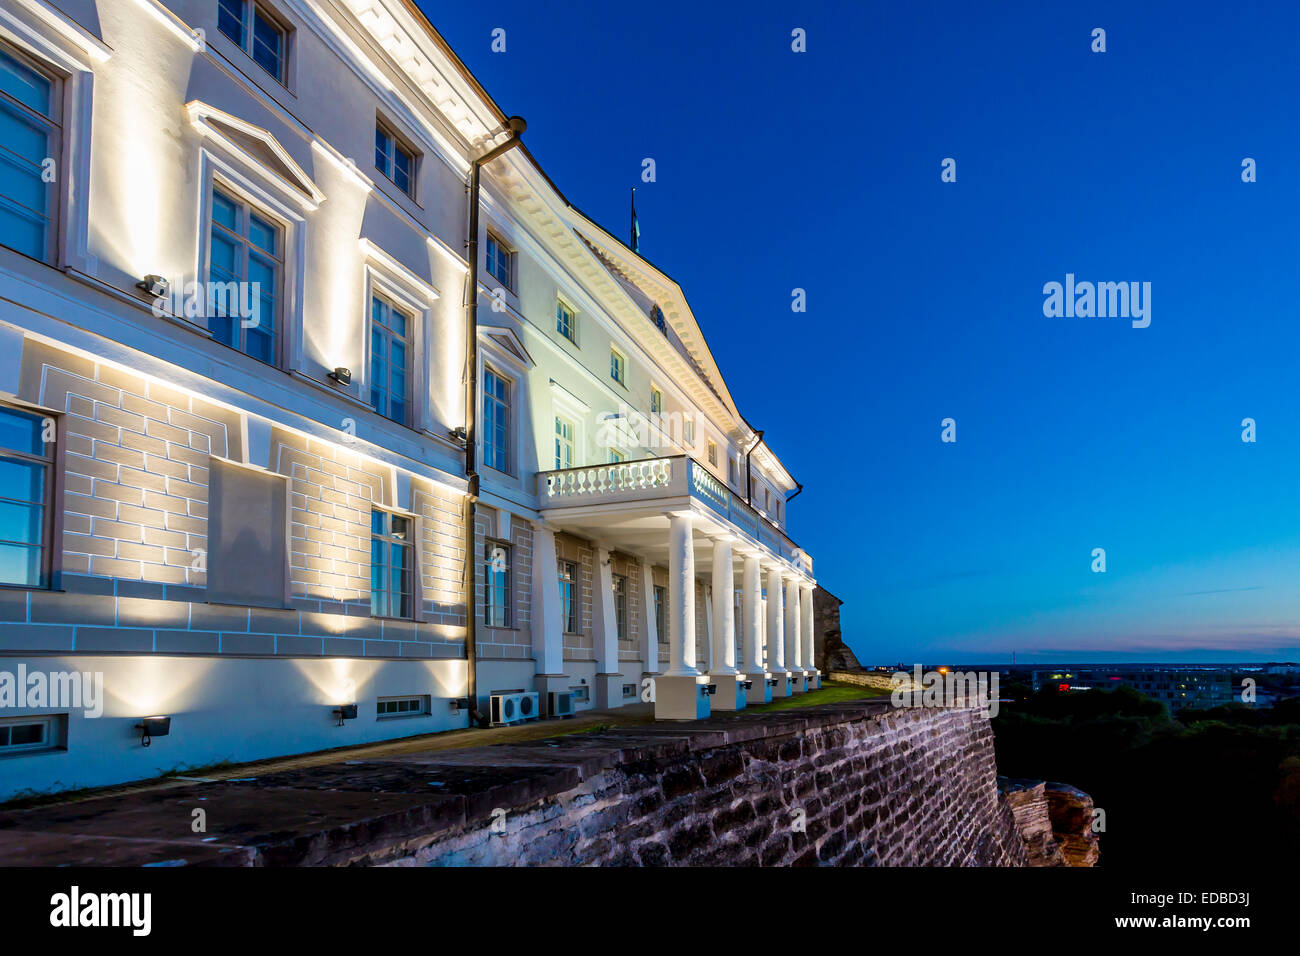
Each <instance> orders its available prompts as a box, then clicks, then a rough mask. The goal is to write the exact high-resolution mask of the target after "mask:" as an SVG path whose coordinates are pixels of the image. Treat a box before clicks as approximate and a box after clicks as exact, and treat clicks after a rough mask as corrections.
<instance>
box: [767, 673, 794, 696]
mask: <svg viewBox="0 0 1300 956" xmlns="http://www.w3.org/2000/svg"><path fill="white" fill-rule="evenodd" d="M772 676H773V677H775V678H776V686H775V687H773V688H772V696H773V697H774V698H776V699H777V700H780V699H781V698H782V697H793V696H794V674H792V673H790V672H789V671H777V672H776V673H774V674H773V675H772Z"/></svg>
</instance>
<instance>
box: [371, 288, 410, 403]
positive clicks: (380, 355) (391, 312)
mask: <svg viewBox="0 0 1300 956" xmlns="http://www.w3.org/2000/svg"><path fill="white" fill-rule="evenodd" d="M412 321H413V320H412V318H411V316H409V315H407V314H406V313H405V312H403V311H402V310H401V309H399V308H398V307H397V306H395V305H393V304H392V303H391V302H389V301H388V300H387V299H385V298H383V297H381V296H377V295H376V296H372V297H371V299H370V407H371V408H373V409H374V410H375V411H377V412H378V413H379V414H380V415H383V416H384V417H385V418H391V419H392V420H393V421H395V422H397V423H399V424H402V425H405V424H406V423H407V422H406V410H407V405H408V403H409V400H410V394H409V392H408V389H407V379H408V375H409V371H410V354H411V342H410V335H411V324H412Z"/></svg>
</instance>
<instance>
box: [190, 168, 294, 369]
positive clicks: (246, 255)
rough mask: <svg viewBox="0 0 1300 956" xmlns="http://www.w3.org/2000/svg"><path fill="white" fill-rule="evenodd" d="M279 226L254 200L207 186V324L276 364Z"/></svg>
mask: <svg viewBox="0 0 1300 956" xmlns="http://www.w3.org/2000/svg"><path fill="white" fill-rule="evenodd" d="M283 246H284V230H283V229H282V228H281V227H280V226H279V225H278V224H277V223H276V222H275V221H273V220H272V219H271V218H270V217H269V216H266V215H264V214H263V213H261V212H259V211H258V210H257V209H256V208H254V207H253V206H250V205H249V204H248V203H246V202H243V201H241V200H239V199H236V198H235V197H233V196H231V195H229V194H228V193H226V192H225V191H224V190H222V189H221V188H219V187H217V186H214V187H213V188H212V243H211V246H210V248H209V250H208V311H209V313H210V314H209V318H208V325H209V329H210V331H211V332H212V337H213V338H215V339H216V340H217V341H218V342H221V343H222V344H224V345H229V346H230V347H231V348H233V349H238V350H239V351H241V352H243V353H244V354H245V355H250V356H252V357H253V358H255V359H257V360H258V361H260V362H266V363H267V364H268V365H274V364H276V357H277V349H276V345H277V343H276V338H277V336H276V327H277V325H278V324H279V308H280V306H279V303H280V280H281V277H282V276H283V274H284V249H283Z"/></svg>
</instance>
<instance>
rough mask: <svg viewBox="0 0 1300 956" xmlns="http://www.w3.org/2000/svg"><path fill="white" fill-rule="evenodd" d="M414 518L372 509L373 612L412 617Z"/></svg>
mask: <svg viewBox="0 0 1300 956" xmlns="http://www.w3.org/2000/svg"><path fill="white" fill-rule="evenodd" d="M411 538H412V535H411V519H410V518H404V517H403V516H401V515H395V514H393V513H392V512H391V511H377V510H376V511H371V512H370V613H371V614H373V615H374V616H375V617H408V618H409V617H411V608H412V605H413V601H412V590H411V585H412V577H413V575H412V573H411V572H412V571H413V569H414V568H413V565H414V562H413V560H412V558H413V552H414V549H413V548H412V546H411Z"/></svg>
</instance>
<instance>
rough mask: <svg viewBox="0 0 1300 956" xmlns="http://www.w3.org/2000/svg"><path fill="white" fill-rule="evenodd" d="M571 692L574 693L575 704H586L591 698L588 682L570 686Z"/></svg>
mask: <svg viewBox="0 0 1300 956" xmlns="http://www.w3.org/2000/svg"><path fill="white" fill-rule="evenodd" d="M569 693H570V694H572V695H573V702H574V703H575V704H585V703H587V701H589V700H591V688H590V687H588V686H587V685H586V684H577V685H575V686H573V687H570V688H569Z"/></svg>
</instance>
